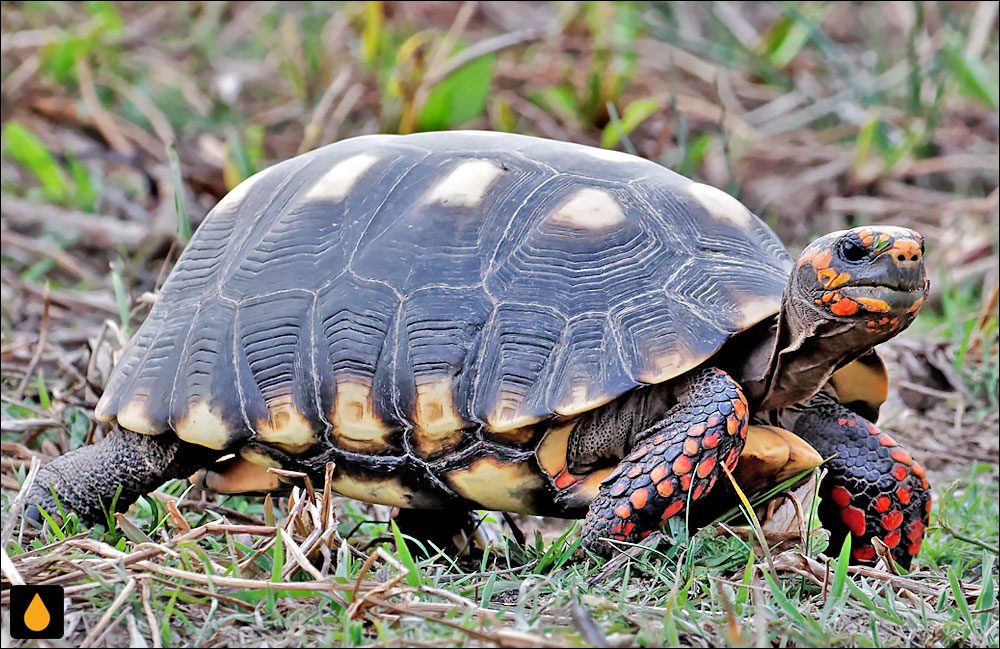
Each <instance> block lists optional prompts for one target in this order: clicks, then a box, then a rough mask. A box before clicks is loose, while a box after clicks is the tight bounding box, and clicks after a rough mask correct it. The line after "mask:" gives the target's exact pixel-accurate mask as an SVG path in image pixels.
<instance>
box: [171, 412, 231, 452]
mask: <svg viewBox="0 0 1000 649" xmlns="http://www.w3.org/2000/svg"><path fill="white" fill-rule="evenodd" d="M174 432H176V433H177V436H178V437H180V438H181V439H182V440H184V441H185V442H191V443H192V444H199V445H201V446H207V447H208V448H214V449H217V450H221V449H223V448H225V447H226V444H227V442H228V441H229V427H228V426H226V423H225V422H224V421H223V420H222V417H220V416H219V415H218V413H216V412H215V411H213V410H212V409H211V408H210V407H209V406H208V404H207V403H205V402H204V401H198V402H196V403H195V404H194V405H192V406H190V407H189V408H188V411H187V414H186V415H184V417H182V418H181V419H180V420H178V421H176V422H174Z"/></svg>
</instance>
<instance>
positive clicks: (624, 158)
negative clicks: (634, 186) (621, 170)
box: [586, 147, 645, 162]
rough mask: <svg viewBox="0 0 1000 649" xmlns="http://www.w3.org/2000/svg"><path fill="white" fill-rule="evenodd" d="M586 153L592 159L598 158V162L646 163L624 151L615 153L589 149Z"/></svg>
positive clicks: (609, 150)
mask: <svg viewBox="0 0 1000 649" xmlns="http://www.w3.org/2000/svg"><path fill="white" fill-rule="evenodd" d="M586 152H587V155H589V156H590V157H592V158H597V159H598V160H604V161H607V162H645V159H644V158H640V157H638V156H634V155H632V154H630V153H625V152H624V151H615V150H614V149H598V148H596V147H587V149H586Z"/></svg>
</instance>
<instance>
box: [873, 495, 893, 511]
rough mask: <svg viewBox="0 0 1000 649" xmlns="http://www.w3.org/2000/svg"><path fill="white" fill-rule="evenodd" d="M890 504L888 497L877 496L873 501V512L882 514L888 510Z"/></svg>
mask: <svg viewBox="0 0 1000 649" xmlns="http://www.w3.org/2000/svg"><path fill="white" fill-rule="evenodd" d="M890 504H891V502H890V501H889V496H879V497H878V498H876V499H875V511H877V512H884V511H886V510H888V509H889V505H890Z"/></svg>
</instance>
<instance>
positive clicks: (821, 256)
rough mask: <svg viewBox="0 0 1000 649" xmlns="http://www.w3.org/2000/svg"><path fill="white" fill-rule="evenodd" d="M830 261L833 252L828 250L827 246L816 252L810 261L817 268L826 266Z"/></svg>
mask: <svg viewBox="0 0 1000 649" xmlns="http://www.w3.org/2000/svg"><path fill="white" fill-rule="evenodd" d="M831 261H833V253H832V252H831V251H830V249H829V248H827V249H826V250H822V251H820V252H817V253H816V255H815V256H814V257H813V262H812V263H813V267H814V268H816V269H817V270H818V269H820V268H827V267H828V266H829V265H830V262H831Z"/></svg>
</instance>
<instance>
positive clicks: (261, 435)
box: [257, 396, 316, 451]
mask: <svg viewBox="0 0 1000 649" xmlns="http://www.w3.org/2000/svg"><path fill="white" fill-rule="evenodd" d="M267 411H268V418H267V419H265V420H262V421H258V422H257V436H258V439H259V440H261V441H263V442H268V443H271V444H280V445H282V446H284V447H288V448H290V449H291V450H296V451H298V450H302V449H304V448H305V447H307V446H309V445H311V444H312V443H313V442H314V441H316V439H315V435H314V433H313V428H312V426H311V425H310V424H309V422H308V421H307V420H306V418H305V417H303V416H302V413H300V412H299V411H298V409H297V408H296V407H295V403H294V402H293V401H292V398H291V396H287V397H283V398H281V399H275V400H273V401H271V402H270V403H268V404H267Z"/></svg>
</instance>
